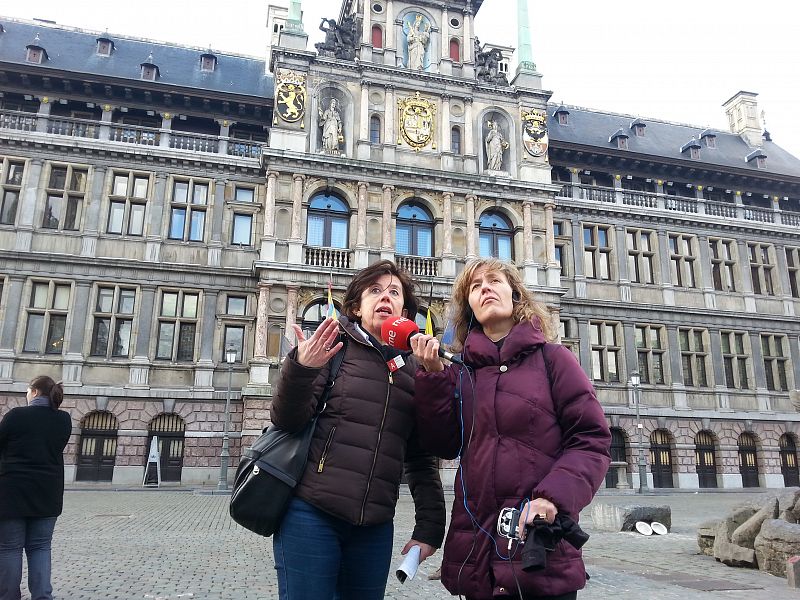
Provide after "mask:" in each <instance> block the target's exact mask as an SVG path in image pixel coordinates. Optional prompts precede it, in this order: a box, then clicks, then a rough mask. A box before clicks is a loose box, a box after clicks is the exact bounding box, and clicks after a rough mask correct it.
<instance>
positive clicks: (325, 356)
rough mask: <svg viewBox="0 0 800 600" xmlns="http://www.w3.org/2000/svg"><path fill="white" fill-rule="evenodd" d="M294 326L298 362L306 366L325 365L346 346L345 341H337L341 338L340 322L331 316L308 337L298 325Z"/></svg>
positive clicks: (314, 367)
mask: <svg viewBox="0 0 800 600" xmlns="http://www.w3.org/2000/svg"><path fill="white" fill-rule="evenodd" d="M293 327H294V333H295V335H296V336H297V362H299V363H300V364H301V365H303V366H304V367H310V368H312V369H319V368H320V367H323V366H324V365H325V364H326V363H327V362H328V361H329V360H330V359H331V357H332V356H333V355H334V354H336V353H337V352H338V351H339V350H341V349H342V346H344V342H337V341H336V340H338V339H339V322H338V321H337V320H336V319H333V318H331V317H328V318H327V319H325V320H324V321H323V322H322V323H320V325H319V327H317V330H316V331H315V332H314V333H313V334H312V335H311V337H310V338H308V339H306V336H305V335H303V330H302V329H300V327H299V326H298V325H293Z"/></svg>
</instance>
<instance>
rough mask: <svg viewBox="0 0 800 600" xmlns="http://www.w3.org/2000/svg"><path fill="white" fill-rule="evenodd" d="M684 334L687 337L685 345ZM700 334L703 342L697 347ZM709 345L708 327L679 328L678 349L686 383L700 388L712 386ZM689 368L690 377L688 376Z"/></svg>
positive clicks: (684, 382)
mask: <svg viewBox="0 0 800 600" xmlns="http://www.w3.org/2000/svg"><path fill="white" fill-rule="evenodd" d="M683 334H685V339H686V344H685V345H684V343H683V340H684V335H683ZM698 336H699V340H700V342H701V344H702V346H701V347H700V348H698V347H697V346H698V345H697V341H698ZM709 346H710V344H709V333H708V330H707V329H704V328H701V327H679V328H678V349H679V351H680V353H681V372H682V374H683V384H684V385H686V386H690V387H698V388H708V387H711V377H710V376H709V375H710V373H711V371H709V368H708V358H709V355H710V352H709ZM687 368H688V374H689V377H687ZM687 379H688V381H687Z"/></svg>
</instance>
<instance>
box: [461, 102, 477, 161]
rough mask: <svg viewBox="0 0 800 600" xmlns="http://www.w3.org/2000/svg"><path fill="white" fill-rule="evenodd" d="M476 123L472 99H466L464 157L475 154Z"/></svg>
mask: <svg viewBox="0 0 800 600" xmlns="http://www.w3.org/2000/svg"><path fill="white" fill-rule="evenodd" d="M474 131H475V123H474V122H473V117H472V98H464V150H463V152H464V155H465V156H473V155H474V154H475V135H474Z"/></svg>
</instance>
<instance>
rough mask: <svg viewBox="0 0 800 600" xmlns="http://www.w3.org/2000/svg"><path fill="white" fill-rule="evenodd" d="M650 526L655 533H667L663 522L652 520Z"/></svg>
mask: <svg viewBox="0 0 800 600" xmlns="http://www.w3.org/2000/svg"><path fill="white" fill-rule="evenodd" d="M650 528H651V529H652V530H653V533H655V534H656V535H667V533H669V531H667V526H666V525H664V524H663V523H659V522H658V521H653V522H652V523H650Z"/></svg>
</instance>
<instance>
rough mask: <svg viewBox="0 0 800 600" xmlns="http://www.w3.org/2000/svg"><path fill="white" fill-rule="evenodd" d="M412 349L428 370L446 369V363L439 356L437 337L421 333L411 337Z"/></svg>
mask: <svg viewBox="0 0 800 600" xmlns="http://www.w3.org/2000/svg"><path fill="white" fill-rule="evenodd" d="M411 349H412V350H413V351H414V356H416V357H417V358H418V359H419V361H420V363H421V364H422V367H423V368H424V369H425V370H426V371H431V372H434V373H435V372H436V371H444V363H443V362H442V359H441V358H439V340H437V339H436V338H435V337H433V336H432V335H425V334H424V333H419V334H417V335H415V336H414V337H412V338H411Z"/></svg>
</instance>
